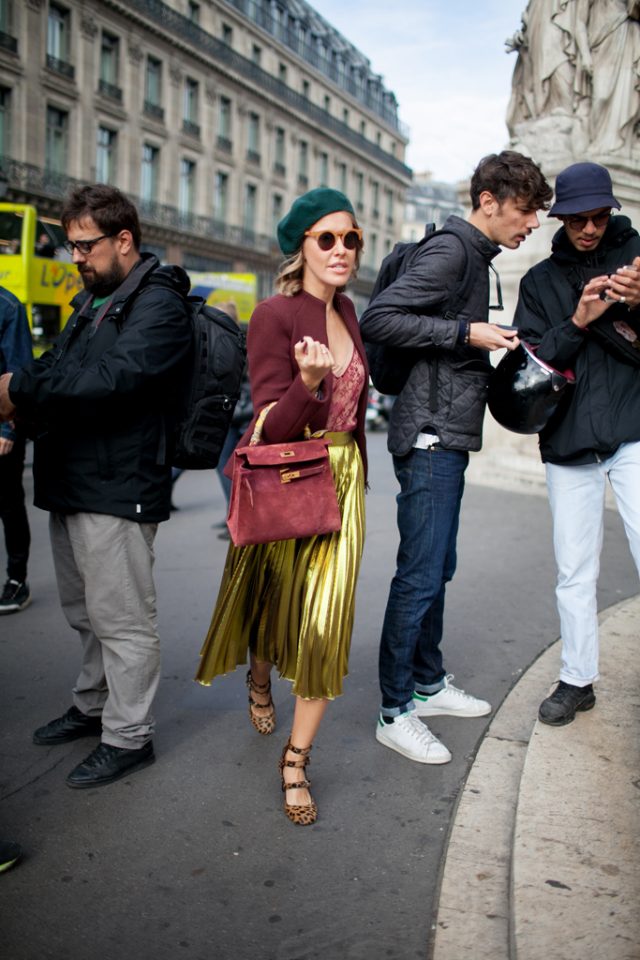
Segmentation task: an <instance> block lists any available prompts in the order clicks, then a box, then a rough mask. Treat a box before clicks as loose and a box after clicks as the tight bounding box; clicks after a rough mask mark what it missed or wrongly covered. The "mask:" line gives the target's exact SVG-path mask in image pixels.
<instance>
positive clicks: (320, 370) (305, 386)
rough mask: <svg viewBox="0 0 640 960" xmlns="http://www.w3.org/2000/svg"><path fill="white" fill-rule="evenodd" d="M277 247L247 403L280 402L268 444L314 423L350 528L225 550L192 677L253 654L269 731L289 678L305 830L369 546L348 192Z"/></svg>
mask: <svg viewBox="0 0 640 960" xmlns="http://www.w3.org/2000/svg"><path fill="white" fill-rule="evenodd" d="M278 241H279V243H280V248H281V250H282V252H283V254H284V255H285V257H286V259H285V261H284V263H283V264H282V266H281V269H280V272H279V274H278V277H277V279H276V287H277V290H278V294H277V295H276V296H274V297H270V298H269V299H268V300H265V301H263V302H262V303H260V304H259V305H258V306H257V307H256V309H255V311H254V313H253V316H252V318H251V322H250V324H249V333H248V339H247V346H248V355H249V377H250V381H251V394H252V400H253V408H254V410H255V411H256V416H257V415H258V414H259V413H260V411H263V410H264V408H265V407H267V406H269V405H272V406H270V408H269V411H268V414H267V416H266V419H265V420H264V425H263V430H262V439H263V441H265V442H267V443H281V442H286V441H289V440H298V439H302V438H303V436H304V430H305V427H307V426H308V427H309V429H310V430H311V433H312V434H319V435H325V436H327V435H328V437H329V438H330V439H331V444H330V446H329V456H330V462H331V470H332V474H333V478H334V481H335V484H336V490H337V494H338V503H339V506H340V511H341V516H342V526H341V529H340V530H339V531H338V532H337V533H329V534H322V535H318V536H314V537H308V538H305V539H302V540H281V541H274V542H272V543H267V544H259V545H257V546H246V547H235V546H233V545H231V546H230V548H229V553H228V556H227V561H226V565H225V570H224V573H223V577H222V584H221V586H220V592H219V595H218V600H217V603H216V606H215V609H214V611H213V618H212V621H211V626H210V628H209V632H208V634H207V637H206V639H205V642H204V646H203V648H202V652H201V660H200V667H199V670H198V674H197V677H196V679H197V680H199V681H200V682H201V683H203V684H209V683H211V680H212V679H213V677H215V676H218V675H219V674H222V673H228V672H229V671H231V670H234V669H235V668H236V667H237V666H238V665H239V664H241V663H246V660H247V653H249V655H250V669H249V672H248V673H247V686H248V688H249V717H250V720H251V723H252V724H253V726H254V727H255V729H256V730H257V731H258V732H259V733H261V734H270V733H272V732H273V731H274V729H275V725H276V717H275V707H274V704H273V699H272V697H271V680H270V673H271V667H272V666H275V667H276V669H277V670H278V672H279V674H280V676H282V677H285V678H286V679H288V680H291V681H292V683H293V688H292V692H293V694H294V695H295V697H296V702H295V708H294V716H293V725H292V728H291V733H290V736H289V738H288V741H287V743H286V745H285V747H284V750H283V752H282V758H281V760H280V771H281V775H282V789H283V791H284V798H285V803H284V809H285V813H286V815H287V816H288V817H289V819H290V820H292V821H293V822H294V823H299V824H311V823H314V822H315V820H316V818H317V807H316V804H315V802H314V800H313V798H312V797H311V794H310V792H309V786H310V784H309V781H308V779H307V778H306V775H305V768H306V766H307V764H308V762H309V753H310V751H311V745H312V742H313V740H314V738H315V735H316V733H317V731H318V728H319V726H320V722H321V720H322V717H323V714H324V712H325V709H326V707H327V704H328V702H329V701H330V700H332V699H333V698H334V697H336V696H338V695H339V694H341V693H342V681H343V678H344V677H345V676H346V674H347V666H348V657H349V647H350V643H351V632H352V628H353V618H354V595H355V586H356V579H357V576H358V570H359V566H360V558H361V555H362V547H363V542H364V527H365V521H364V486H365V479H366V448H365V432H364V425H365V412H366V407H367V389H368V381H369V376H368V368H367V360H366V355H365V351H364V346H363V343H362V340H361V338H360V331H359V328H358V321H357V317H356V314H355V310H354V308H353V304H352V303H351V301H350V300H349V299H348V297H346V296H345V295H344V293H343V292H342V291H343V289H344V287H345V286H346V284H347V283H348V281H349V280H350V279H351V278H352V277H353V276H354V274H355V272H356V270H357V268H358V263H359V260H360V253H361V250H362V231H361V230H360V229H359V227H358V224H357V222H356V217H355V214H354V211H353V207H352V206H351V203H350V202H349V200H348V199H347V197H345V195H344V194H343V193H340V192H339V191H337V190H330V189H328V188H324V187H323V188H319V189H316V190H311V191H309V192H308V193H306V194H304V195H303V196H301V197H298V199H297V200H296V201H295V202H294V204H293V206H292V207H291V210H290V211H289V213H288V214H287V215H286V216H285V217H284V219H283V220H282V221H281V222H280V223H279V224H278ZM254 422H255V421H254ZM253 427H254V423H252V424H251V426H250V427H249V429H248V430H247V433H246V434H245V435H244V437H243V438H242V439H241V440H240V442H239V446H243V445H245V444H246V443H248V440H249V437H250V436H251V433H252V430H253Z"/></svg>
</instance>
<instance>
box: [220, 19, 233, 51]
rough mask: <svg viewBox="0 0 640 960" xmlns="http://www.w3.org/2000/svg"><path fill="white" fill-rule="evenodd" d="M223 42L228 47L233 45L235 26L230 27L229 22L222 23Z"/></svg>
mask: <svg viewBox="0 0 640 960" xmlns="http://www.w3.org/2000/svg"><path fill="white" fill-rule="evenodd" d="M222 42H223V43H226V44H227V46H228V47H231V46H233V27H230V26H229V24H228V23H223V24H222Z"/></svg>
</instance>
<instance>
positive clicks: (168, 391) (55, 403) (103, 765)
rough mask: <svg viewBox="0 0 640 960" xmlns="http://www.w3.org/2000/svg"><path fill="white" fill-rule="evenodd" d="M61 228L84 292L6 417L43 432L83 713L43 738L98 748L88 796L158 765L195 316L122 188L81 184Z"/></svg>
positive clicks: (14, 395)
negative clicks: (161, 625)
mask: <svg viewBox="0 0 640 960" xmlns="http://www.w3.org/2000/svg"><path fill="white" fill-rule="evenodd" d="M61 220H62V225H63V227H64V229H65V231H66V233H67V243H66V247H67V249H68V250H69V251H70V252H71V254H72V256H73V261H74V263H75V264H76V265H77V267H78V270H79V272H80V275H81V277H82V281H83V284H84V287H85V289H84V291H83V292H81V293H80V294H78V295H77V296H76V297H75V298H74V300H73V301H72V306H73V313H72V315H71V317H70V319H69V322H68V323H67V325H66V327H65V329H64V330H63V331H62V333H61V334H60V336H59V338H58V340H57V341H56V343H55V344H54V346H53V348H52V349H51V350H49V351H48V352H47V353H45V354H43V356H42V357H40V358H39V359H38V360H34V361H33V362H32V363H31V364H30V365H29V366H26V367H23V368H22V369H20V370H17V371H16V372H15V373H13V374H6V375H5V376H3V377H2V378H0V419H6V420H10V419H13V418H15V419H21V420H25V421H31V422H32V424H33V428H34V436H35V438H36V439H35V443H34V465H33V470H34V482H35V496H34V502H35V504H36V506H38V507H41V508H42V509H43V510H48V511H49V515H50V519H49V529H50V535H51V545H52V549H53V559H54V564H55V570H56V578H57V582H58V591H59V594H60V602H61V605H62V609H63V611H64V614H65V616H66V618H67V620H68V622H69V625H70V626H71V627H72V628H73V629H74V630H76V631H77V632H78V635H79V638H80V641H81V644H82V665H81V670H80V674H79V676H78V679H77V681H76V684H75V687H74V689H73V705H72V706H71V707H70V709H69V710H67V711H66V713H64V714H63V715H62V716H61V717H57V718H56V719H55V720H52V721H51V722H50V723H47V724H45V725H44V726H42V727H39V728H38V729H37V730H36V731H35V733H34V734H33V741H34V743H37V744H40V745H43V746H55V745H57V744H62V743H69V742H70V741H72V740H76V739H78V738H80V737H96V738H98V739H100V743H99V745H98V746H97V747H96V748H95V749H94V750H93V751H92V752H91V753H90V754H89V756H88V757H86V759H85V760H84V761H83V762H82V763H80V764H79V765H78V766H77V767H75V769H74V770H72V771H71V773H70V774H69V775H68V777H67V780H66V782H67V784H68V785H69V786H70V787H78V788H82V787H96V786H102V785H104V784H107V783H111V782H112V781H114V780H117V779H119V778H120V777H124V776H128V775H129V774H131V773H133V772H135V771H137V770H139V769H141V768H142V767H144V766H147V765H148V764H150V763H153V761H154V759H155V756H154V750H153V742H152V735H153V729H154V723H153V715H152V702H153V699H154V696H155V693H156V690H157V687H158V681H159V679H160V641H159V637H158V631H157V616H156V597H155V587H154V583H153V576H152V567H153V541H154V538H155V534H156V530H157V525H158V523H159V522H160V521H161V520H166V519H168V517H169V505H170V498H171V467H170V465H169V464H168V463H166V462H165V460H166V457H164V456H163V455H162V451H163V450H164V448H165V446H166V438H167V429H168V427H169V426H170V424H171V418H172V406H173V404H174V401H173V400H172V398H173V397H175V396H176V395H177V394H176V390H177V389H178V385H179V381H181V380H182V379H183V370H184V364H185V362H186V361H187V360H188V356H189V351H190V345H191V321H190V318H189V313H188V310H187V306H186V302H185V295H186V294H187V293H188V291H189V279H188V277H187V275H186V273H185V272H184V270H182V269H181V268H180V267H170V266H167V267H164V266H162V267H161V266H160V264H159V263H158V261H157V259H156V258H155V257H153V256H151V254H146V253H140V240H141V237H140V223H139V220H138V214H137V211H136V209H135V207H134V206H133V204H132V203H131V202H130V201H129V200H128V199H127V198H126V197H125V196H124V195H123V194H122V193H121V192H120V191H119V190H117V189H115V188H114V187H110V186H107V185H105V184H94V185H92V186H86V187H80V188H78V189H77V190H75V191H74V192H73V193H72V194H71V196H70V197H69V199H68V200H67V202H66V203H65V205H64V207H63V210H62V215H61Z"/></svg>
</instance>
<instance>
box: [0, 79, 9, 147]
mask: <svg viewBox="0 0 640 960" xmlns="http://www.w3.org/2000/svg"><path fill="white" fill-rule="evenodd" d="M10 155H11V90H9V88H8V87H0V157H8V156H10Z"/></svg>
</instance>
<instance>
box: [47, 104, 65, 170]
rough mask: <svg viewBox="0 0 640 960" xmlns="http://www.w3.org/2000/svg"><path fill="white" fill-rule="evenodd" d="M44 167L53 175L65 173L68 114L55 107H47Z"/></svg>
mask: <svg viewBox="0 0 640 960" xmlns="http://www.w3.org/2000/svg"><path fill="white" fill-rule="evenodd" d="M45 150H46V154H45V166H46V168H47V170H50V171H52V172H53V173H67V172H68V169H67V157H68V150H69V114H68V113H67V111H66V110H58V108H57V107H47V140H46V148H45Z"/></svg>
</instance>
